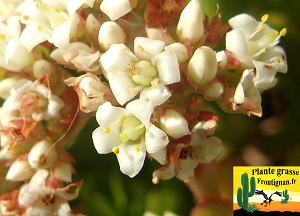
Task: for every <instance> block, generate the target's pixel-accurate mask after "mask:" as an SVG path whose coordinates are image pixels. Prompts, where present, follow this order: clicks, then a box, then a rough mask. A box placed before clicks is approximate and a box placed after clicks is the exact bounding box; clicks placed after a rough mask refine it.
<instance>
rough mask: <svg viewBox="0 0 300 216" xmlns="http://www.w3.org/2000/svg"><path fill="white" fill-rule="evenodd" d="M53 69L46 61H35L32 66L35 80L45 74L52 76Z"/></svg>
mask: <svg viewBox="0 0 300 216" xmlns="http://www.w3.org/2000/svg"><path fill="white" fill-rule="evenodd" d="M53 72H54V69H53V68H52V66H51V64H50V63H49V62H48V61H46V60H43V59H41V60H37V61H36V62H35V63H34V65H33V75H34V76H35V78H37V79H38V78H40V77H42V76H44V75H46V74H52V73H53Z"/></svg>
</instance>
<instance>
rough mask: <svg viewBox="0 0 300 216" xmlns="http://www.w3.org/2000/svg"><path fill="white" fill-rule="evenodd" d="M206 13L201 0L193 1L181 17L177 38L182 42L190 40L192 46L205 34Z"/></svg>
mask: <svg viewBox="0 0 300 216" xmlns="http://www.w3.org/2000/svg"><path fill="white" fill-rule="evenodd" d="M203 19H204V13H203V11H202V7H201V4H200V1H199V0H191V1H190V2H189V3H188V5H187V6H186V7H185V8H184V10H183V11H182V13H181V15H180V19H179V22H178V25H177V36H178V38H179V39H180V40H181V41H185V40H189V41H190V42H191V44H195V43H197V41H198V40H199V39H200V37H202V35H203V34H204V23H203Z"/></svg>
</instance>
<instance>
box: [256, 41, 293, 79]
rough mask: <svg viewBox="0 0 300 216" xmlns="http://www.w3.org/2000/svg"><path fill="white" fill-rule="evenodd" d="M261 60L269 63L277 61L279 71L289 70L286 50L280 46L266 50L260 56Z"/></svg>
mask: <svg viewBox="0 0 300 216" xmlns="http://www.w3.org/2000/svg"><path fill="white" fill-rule="evenodd" d="M259 61H262V62H267V63H275V64H276V66H277V70H278V72H281V73H286V72H287V68H288V66H287V62H286V55H285V51H284V50H283V49H282V47H280V46H274V47H272V48H270V49H267V50H266V53H264V54H263V55H261V56H260V58H259Z"/></svg>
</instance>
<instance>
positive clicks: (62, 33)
mask: <svg viewBox="0 0 300 216" xmlns="http://www.w3.org/2000/svg"><path fill="white" fill-rule="evenodd" d="M71 25H72V21H71V20H67V21H66V22H64V23H62V24H61V25H59V26H58V27H56V28H55V29H53V32H52V34H51V36H50V37H49V39H48V41H49V42H50V43H52V44H54V45H55V46H56V47H59V48H64V47H66V46H68V45H69V42H70V30H71Z"/></svg>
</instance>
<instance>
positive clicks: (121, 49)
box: [100, 44, 136, 75]
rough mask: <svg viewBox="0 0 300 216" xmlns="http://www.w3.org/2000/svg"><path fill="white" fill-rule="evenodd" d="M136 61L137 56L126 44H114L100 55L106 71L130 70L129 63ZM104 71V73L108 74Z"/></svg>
mask: <svg viewBox="0 0 300 216" xmlns="http://www.w3.org/2000/svg"><path fill="white" fill-rule="evenodd" d="M134 62H136V57H135V56H134V54H133V53H132V52H131V51H130V49H128V48H127V47H126V46H125V45H124V44H113V45H111V46H110V48H109V49H108V50H107V51H106V52H105V53H104V54H103V55H101V57H100V63H101V66H102V67H103V69H104V71H105V72H114V71H117V70H120V71H129V70H128V64H129V63H134ZM105 72H104V75H106V74H105Z"/></svg>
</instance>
